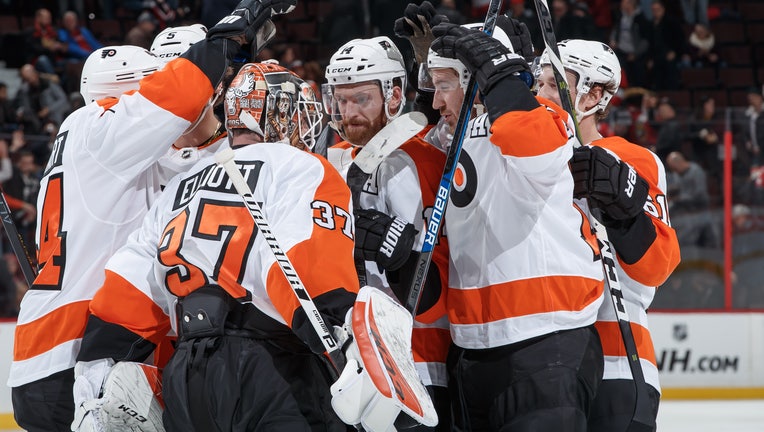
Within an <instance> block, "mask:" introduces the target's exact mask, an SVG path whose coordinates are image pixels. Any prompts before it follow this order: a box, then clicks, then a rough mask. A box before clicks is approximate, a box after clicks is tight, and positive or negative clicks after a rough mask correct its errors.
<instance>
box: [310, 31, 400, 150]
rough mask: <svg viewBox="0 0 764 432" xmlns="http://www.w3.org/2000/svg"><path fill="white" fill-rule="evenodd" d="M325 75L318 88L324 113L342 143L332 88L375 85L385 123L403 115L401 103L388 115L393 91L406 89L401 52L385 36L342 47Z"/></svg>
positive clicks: (340, 117)
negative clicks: (327, 115)
mask: <svg viewBox="0 0 764 432" xmlns="http://www.w3.org/2000/svg"><path fill="white" fill-rule="evenodd" d="M325 75H326V80H327V81H328V82H327V83H326V84H323V85H322V86H321V93H322V99H323V103H324V109H325V110H326V113H327V114H329V116H330V124H331V126H332V127H333V128H334V129H335V130H337V132H339V134H340V136H341V137H342V138H343V139H347V138H346V136H345V131H344V130H343V127H342V114H341V113H340V110H339V105H338V102H337V100H335V98H334V90H335V87H336V86H339V85H343V84H358V83H366V82H376V83H378V84H379V87H380V89H381V91H382V99H383V100H384V113H385V116H386V118H387V122H390V121H391V120H392V119H394V118H396V117H398V116H399V115H400V114H401V113H402V112H403V106H404V102H405V101H404V100H401V101H400V104H399V105H398V107H397V109H396V110H395V112H390V101H391V99H392V98H393V89H394V88H395V87H400V89H401V93H403V92H404V91H405V89H406V68H405V64H404V61H403V56H402V55H401V52H400V51H399V50H398V48H397V47H396V46H395V44H394V43H393V41H392V40H390V38H388V37H387V36H378V37H375V38H371V39H353V40H351V41H350V42H348V43H346V44H345V45H343V46H342V47H340V49H339V50H337V52H336V53H334V55H333V56H332V58H331V60H330V61H329V66H327V67H326V74H325Z"/></svg>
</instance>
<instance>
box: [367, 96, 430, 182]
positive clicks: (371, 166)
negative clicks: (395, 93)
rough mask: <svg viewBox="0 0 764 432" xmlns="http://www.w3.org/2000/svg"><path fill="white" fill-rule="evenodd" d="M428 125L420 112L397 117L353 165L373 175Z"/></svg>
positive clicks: (370, 141) (370, 142) (373, 140)
mask: <svg viewBox="0 0 764 432" xmlns="http://www.w3.org/2000/svg"><path fill="white" fill-rule="evenodd" d="M426 125H427V117H426V116H425V115H424V114H422V113H420V112H416V111H414V112H410V113H407V114H403V115H401V116H399V117H397V118H396V119H395V120H393V121H391V122H390V123H388V124H387V126H385V127H383V128H382V130H380V131H379V132H377V134H376V135H374V137H373V138H372V139H371V140H369V142H368V143H366V145H365V146H363V149H362V150H361V151H360V152H358V155H357V156H356V157H355V159H353V163H354V164H356V165H357V166H358V168H361V171H363V172H365V173H366V174H371V173H373V172H374V170H375V169H377V167H378V166H379V164H380V163H382V161H383V160H385V158H386V157H388V156H389V155H390V153H392V152H393V151H394V150H395V149H397V148H398V147H400V146H401V145H403V143H405V142H406V141H408V140H410V139H411V138H412V137H413V136H414V135H416V134H417V133H418V132H419V131H421V130H422V129H423V128H424V127H425V126H426Z"/></svg>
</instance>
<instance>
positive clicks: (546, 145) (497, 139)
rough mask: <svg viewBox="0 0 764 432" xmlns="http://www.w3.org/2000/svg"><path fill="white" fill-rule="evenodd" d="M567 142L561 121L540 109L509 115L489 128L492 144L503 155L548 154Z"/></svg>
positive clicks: (556, 116)
mask: <svg viewBox="0 0 764 432" xmlns="http://www.w3.org/2000/svg"><path fill="white" fill-rule="evenodd" d="M567 141H568V139H567V132H565V130H564V125H563V123H562V119H561V118H560V116H559V115H558V114H557V113H551V112H549V111H548V110H547V109H546V107H544V106H540V107H538V108H535V109H534V110H533V111H511V112H508V113H506V114H504V115H502V116H501V117H499V118H498V119H496V122H494V123H493V124H492V125H491V142H492V143H493V144H494V145H496V146H498V147H499V148H500V149H501V152H502V153H503V154H505V155H509V156H516V157H532V156H540V155H543V154H547V153H551V152H553V151H555V150H557V149H558V148H560V147H562V146H563V145H565V143H566V142H567Z"/></svg>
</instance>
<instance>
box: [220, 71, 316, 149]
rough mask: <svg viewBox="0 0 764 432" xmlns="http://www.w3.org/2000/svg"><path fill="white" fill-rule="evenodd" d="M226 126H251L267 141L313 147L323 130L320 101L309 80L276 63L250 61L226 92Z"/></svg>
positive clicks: (247, 127) (249, 127) (228, 127)
mask: <svg viewBox="0 0 764 432" xmlns="http://www.w3.org/2000/svg"><path fill="white" fill-rule="evenodd" d="M225 114H226V128H227V129H228V130H235V129H249V130H251V131H253V132H255V133H257V134H258V135H260V136H262V137H263V140H264V141H265V142H285V143H289V144H290V145H292V146H294V147H297V148H300V149H309V150H312V149H313V146H314V145H315V142H316V139H317V138H318V135H319V134H320V133H321V129H322V124H321V119H322V118H323V113H322V112H321V103H320V102H318V101H317V100H316V94H315V92H314V91H313V87H311V86H310V84H308V83H306V82H305V81H303V80H302V79H301V78H300V77H298V76H297V75H296V74H295V73H294V72H292V71H289V70H287V69H286V68H284V67H283V66H279V65H278V64H275V63H248V64H246V65H244V66H243V67H242V68H241V69H240V70H239V73H238V74H237V75H236V76H235V77H234V79H233V81H232V82H231V85H230V86H229V87H228V91H227V92H226V96H225Z"/></svg>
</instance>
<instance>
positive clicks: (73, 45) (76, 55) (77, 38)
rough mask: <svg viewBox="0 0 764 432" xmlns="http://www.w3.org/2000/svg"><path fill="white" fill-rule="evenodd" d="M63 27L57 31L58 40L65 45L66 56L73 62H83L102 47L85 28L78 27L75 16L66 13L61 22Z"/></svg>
mask: <svg viewBox="0 0 764 432" xmlns="http://www.w3.org/2000/svg"><path fill="white" fill-rule="evenodd" d="M61 25H62V26H63V27H62V28H61V29H59V30H58V38H59V39H60V40H61V42H63V43H65V44H67V46H68V49H67V52H66V55H67V57H68V58H70V59H73V60H79V61H83V62H84V61H85V59H87V58H88V56H89V55H90V53H92V52H93V51H95V50H97V49H98V48H101V47H102V46H103V45H102V44H101V43H100V42H98V40H97V39H96V38H95V37H94V36H93V34H92V33H90V30H88V29H87V28H85V27H82V26H80V24H79V19H78V18H77V14H76V13H75V12H73V11H68V12H66V13H65V14H64V17H63V19H62V20H61Z"/></svg>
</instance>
